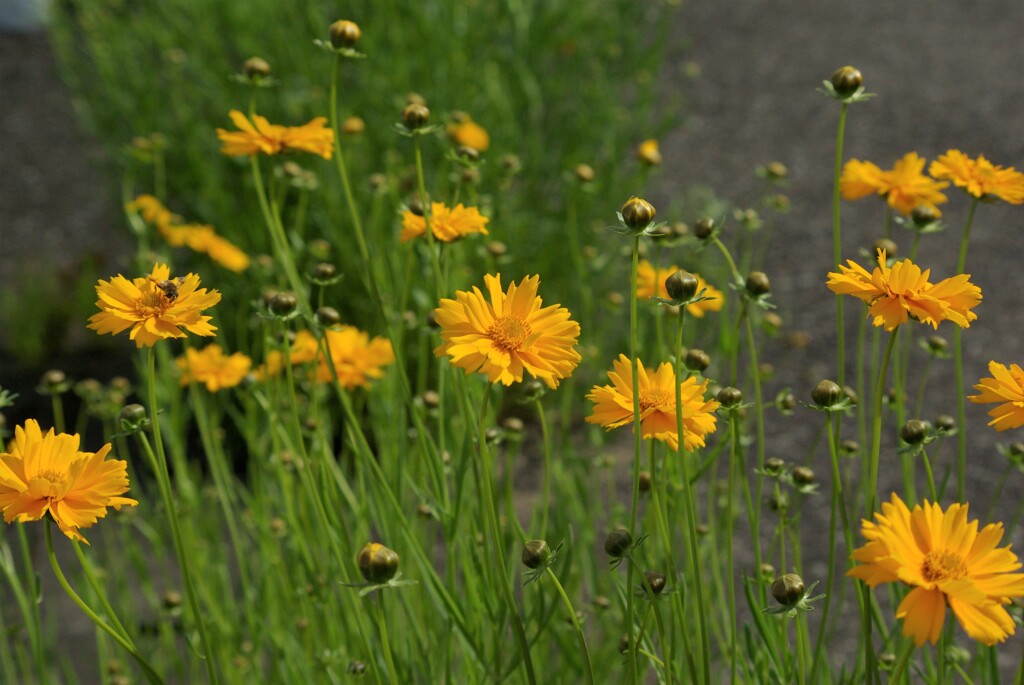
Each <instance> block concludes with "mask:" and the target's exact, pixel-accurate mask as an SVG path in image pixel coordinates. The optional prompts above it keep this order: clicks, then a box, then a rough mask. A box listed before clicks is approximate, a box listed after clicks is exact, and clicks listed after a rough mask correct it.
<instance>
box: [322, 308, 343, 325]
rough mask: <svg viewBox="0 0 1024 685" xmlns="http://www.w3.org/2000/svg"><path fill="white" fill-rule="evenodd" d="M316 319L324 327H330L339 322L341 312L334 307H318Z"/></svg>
mask: <svg viewBox="0 0 1024 685" xmlns="http://www.w3.org/2000/svg"><path fill="white" fill-rule="evenodd" d="M316 320H317V321H318V322H319V323H320V325H321V326H323V327H324V328H330V327H331V326H337V325H338V324H340V323H341V314H339V313H338V310H337V309H335V308H334V307H320V308H318V309H317V310H316Z"/></svg>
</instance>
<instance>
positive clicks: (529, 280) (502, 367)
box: [434, 274, 580, 388]
mask: <svg viewBox="0 0 1024 685" xmlns="http://www.w3.org/2000/svg"><path fill="white" fill-rule="evenodd" d="M539 284H540V276H528V277H526V278H523V280H522V281H520V282H519V284H518V285H516V284H515V283H510V284H509V286H508V291H507V292H503V291H502V289H501V274H495V275H493V276H491V275H486V276H484V285H485V287H486V289H487V293H488V296H489V299H490V301H488V299H487V298H485V297H484V295H483V293H481V292H480V289H479V288H477V287H475V286H474V287H473V290H472V292H465V291H461V290H460V291H458V292H456V293H455V299H454V300H449V299H443V300H441V305H440V306H439V307H438V308H437V309H435V310H434V315H435V317H436V320H437V324H438V325H439V326H440V327H441V339H442V340H443V341H444V342H443V343H442V344H441V345H440V346H439V347H438V348H437V349H436V350H434V354H436V355H437V356H442V355H448V356H449V357H450V358H451V363H452V364H453V365H454V366H458V367H460V368H462V369H465V371H466V373H475V372H477V371H479V372H480V373H483V374H486V375H487V379H488V380H489V381H490V382H491V383H498V382H501V383H503V384H504V385H511V384H512V383H519V382H522V380H523V373H524V371H526V372H529V373H530V375H532V376H534V377H535V378H539V379H540V380H542V381H544V382H545V383H546V384H547V385H548V387H550V388H555V387H558V382H559V381H560V380H561V379H563V378H566V377H568V376H569V375H570V374H571V373H572V372H573V369H575V368H576V365H577V364H579V363H580V355H579V353H578V352H577V351H576V344H577V341H578V339H579V336H580V325H579V324H578V323H576V322H575V321H573V320H572V319H570V318H569V316H570V314H569V310H567V309H566V308H565V307H562V306H561V305H557V304H554V305H551V306H548V307H544V306H542V304H543V303H542V301H541V298H540V297H538V296H537V286H538V285H539Z"/></svg>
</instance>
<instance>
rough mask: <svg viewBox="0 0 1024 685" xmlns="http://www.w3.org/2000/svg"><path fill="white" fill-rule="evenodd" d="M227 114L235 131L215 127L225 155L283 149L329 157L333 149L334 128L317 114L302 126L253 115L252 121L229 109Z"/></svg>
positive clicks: (270, 151)
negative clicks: (236, 129) (286, 124)
mask: <svg viewBox="0 0 1024 685" xmlns="http://www.w3.org/2000/svg"><path fill="white" fill-rule="evenodd" d="M229 116H230V117H231V121H232V122H233V123H234V124H235V126H236V127H237V128H238V129H240V130H238V131H227V130H225V129H222V128H218V129H217V137H218V138H219V139H220V141H221V142H222V143H223V144H224V146H223V147H222V148H221V150H220V151H221V152H222V153H224V154H225V155H228V156H231V157H236V156H252V155H258V154H260V153H263V154H265V155H277V154H281V153H283V152H310V153H312V154H314V155H320V156H321V157H323V158H324V159H330V158H331V154H332V153H333V152H334V131H332V130H331V129H329V128H327V127H326V124H327V118H326V117H316V118H315V119H313V120H311V121H309V122H308V123H306V124H303V125H302V126H281V125H279V124H271V123H270V122H269V121H267V119H266V118H265V117H261V116H260V115H258V114H254V115H252V121H251V122H250V121H249V119H248V118H247V117H246V116H245V115H244V114H242V113H241V112H239V111H238V110H237V109H233V110H231V112H230V114H229Z"/></svg>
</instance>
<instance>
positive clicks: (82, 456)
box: [0, 419, 138, 544]
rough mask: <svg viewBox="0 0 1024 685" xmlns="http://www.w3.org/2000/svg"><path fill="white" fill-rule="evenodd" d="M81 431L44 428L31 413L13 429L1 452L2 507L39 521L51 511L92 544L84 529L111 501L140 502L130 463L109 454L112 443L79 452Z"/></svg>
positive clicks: (8, 516) (14, 516)
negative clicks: (133, 495)
mask: <svg viewBox="0 0 1024 685" xmlns="http://www.w3.org/2000/svg"><path fill="white" fill-rule="evenodd" d="M80 442H81V438H79V436H78V435H68V434H66V433H54V431H53V429H52V428H51V429H50V430H49V431H47V432H46V433H45V434H44V433H43V432H42V430H41V429H40V428H39V423H38V422H37V421H35V420H34V419H29V420H28V421H26V422H25V425H24V426H18V427H16V428H15V429H14V439H13V440H12V441H11V443H10V444H9V445H8V446H7V451H6V452H3V453H0V511H3V514H4V520H5V521H6V522H7V523H11V522H12V521H19V522H22V521H38V520H40V519H42V518H43V517H44V516H46V515H47V514H49V515H50V516H51V517H52V518H53V520H54V521H56V523H57V525H58V526H59V527H60V529H61V531H62V532H63V533H64V534H65V535H67V536H68V537H69V538H71V539H72V540H78V541H80V542H84V543H86V544H89V541H88V540H86V539H85V538H84V537H83V536H82V534H81V533H80V532H79V530H80V529H82V528H88V527H90V526H92V525H93V524H94V523H96V521H98V520H99V519H101V518H103V517H104V516H106V515H107V507H114V508H115V509H120V508H121V507H122V506H124V505H129V506H135V505H136V504H138V502H136V501H135V500H133V499H129V498H128V497H121V495H122V494H124V493H125V492H127V491H128V472H127V466H128V463H127V462H125V461H121V460H113V459H112V460H107V458H106V457H107V454H108V453H109V452H110V443H107V444H106V445H104V446H103V447H101V448H100V450H99V451H98V452H95V453H93V452H80V451H79V450H78V448H79V445H80Z"/></svg>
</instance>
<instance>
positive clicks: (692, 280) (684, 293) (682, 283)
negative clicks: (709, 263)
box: [665, 271, 699, 302]
mask: <svg viewBox="0 0 1024 685" xmlns="http://www.w3.org/2000/svg"><path fill="white" fill-rule="evenodd" d="M698 285H699V284H698V283H697V277H696V276H694V275H693V274H691V273H690V272H689V271H677V272H675V273H674V274H672V275H671V276H669V277H668V278H666V279H665V290H667V291H668V296H669V297H670V298H672V299H673V300H678V301H680V302H685V301H686V300H690V299H692V298H693V296H694V295H696V294H697V286H698Z"/></svg>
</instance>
